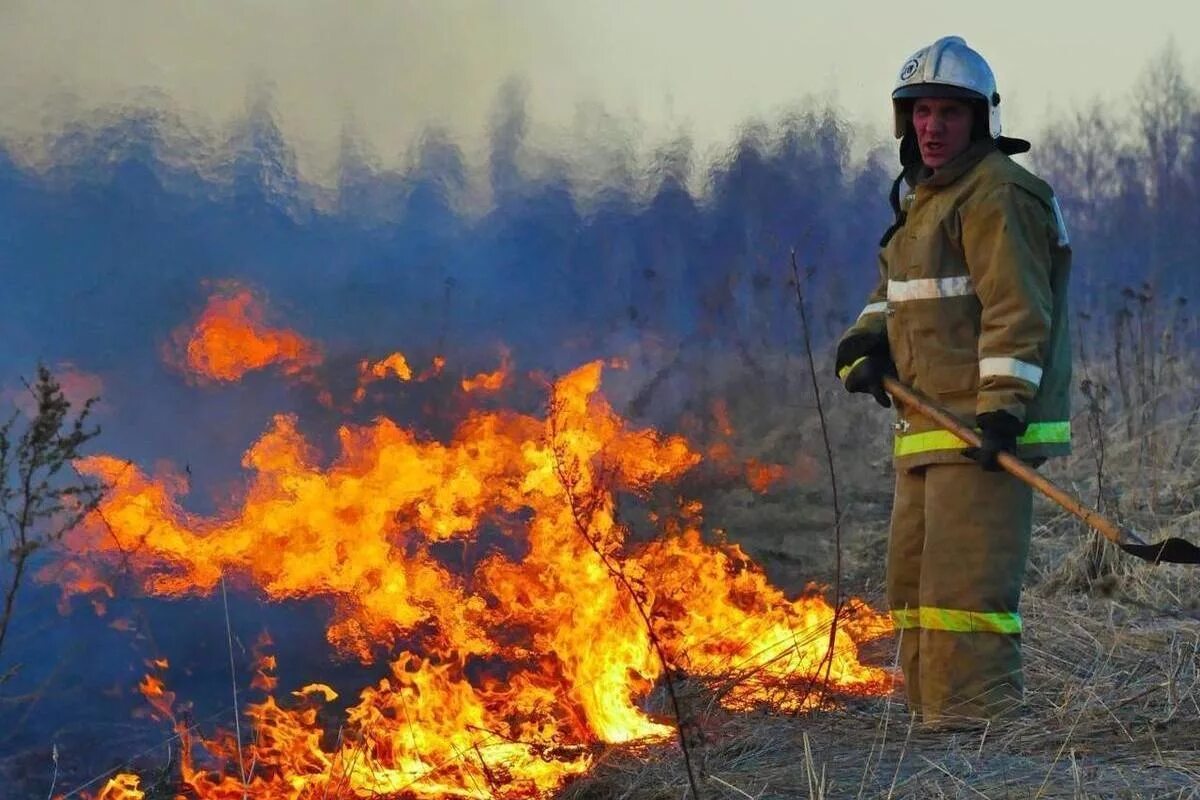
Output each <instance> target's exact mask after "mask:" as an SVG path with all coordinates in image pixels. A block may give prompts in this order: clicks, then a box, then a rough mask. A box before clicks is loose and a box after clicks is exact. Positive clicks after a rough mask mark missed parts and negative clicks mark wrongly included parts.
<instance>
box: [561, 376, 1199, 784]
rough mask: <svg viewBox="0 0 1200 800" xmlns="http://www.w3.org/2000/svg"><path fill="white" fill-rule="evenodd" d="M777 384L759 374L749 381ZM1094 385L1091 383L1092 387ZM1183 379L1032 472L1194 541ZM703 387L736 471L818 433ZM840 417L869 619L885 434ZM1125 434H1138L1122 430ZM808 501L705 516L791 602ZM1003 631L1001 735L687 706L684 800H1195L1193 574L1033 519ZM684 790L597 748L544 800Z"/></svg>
mask: <svg viewBox="0 0 1200 800" xmlns="http://www.w3.org/2000/svg"><path fill="white" fill-rule="evenodd" d="M784 366H785V363H780V364H764V365H763V369H762V371H763V372H765V373H768V374H770V373H773V372H775V369H776V368H783V367H784ZM714 369H715V371H717V372H718V373H721V372H722V371H723V370H722V369H721V367H720V366H715V367H714ZM1184 372H1186V371H1182V370H1181V374H1182V373H1184ZM1102 373H1104V370H1101V369H1099V368H1098V367H1096V366H1093V376H1097V377H1098V376H1100V375H1101V374H1102ZM727 374H737V370H736V369H735V370H733V371H731V372H730V373H727ZM776 374H778V373H776ZM1108 375H1109V377H1111V375H1112V373H1111V369H1110V370H1109V372H1108ZM1190 376H1191V377H1190V379H1188V380H1178V381H1175V382H1173V385H1172V387H1171V393H1170V394H1164V395H1162V396H1156V395H1154V394H1153V392H1150V391H1145V390H1143V391H1142V392H1141V395H1142V396H1147V397H1150V398H1151V399H1150V401H1149V402H1152V403H1154V404H1155V410H1154V413H1153V414H1146V413H1145V412H1144V409H1143V408H1141V407H1139V408H1137V409H1130V410H1122V409H1120V408H1119V407H1116V406H1114V404H1113V403H1112V402H1111V398H1108V399H1106V400H1105V402H1104V403H1101V404H1099V405H1096V404H1088V403H1086V402H1080V403H1079V404H1078V406H1077V407H1080V408H1082V411H1081V412H1080V416H1079V417H1077V418H1076V420H1075V424H1076V430H1077V433H1076V437H1075V440H1076V452H1075V454H1074V455H1073V456H1072V457H1071V458H1069V459H1065V460H1063V461H1062V462H1061V463H1057V464H1052V465H1050V466H1049V467H1048V468H1047V469H1048V471H1049V473H1050V474H1051V476H1052V477H1053V478H1054V479H1055V480H1056V481H1058V482H1059V483H1061V484H1062V485H1064V486H1066V487H1068V488H1070V489H1072V490H1073V491H1075V492H1076V493H1077V494H1078V495H1079V496H1081V497H1083V498H1084V499H1085V500H1087V501H1088V502H1093V501H1095V502H1097V503H1098V504H1099V505H1101V506H1102V507H1103V508H1104V509H1105V510H1106V512H1107V513H1110V514H1113V515H1114V516H1117V517H1118V518H1119V519H1120V520H1121V521H1122V522H1124V523H1125V524H1129V525H1131V526H1132V527H1134V528H1135V530H1138V531H1139V532H1140V533H1142V534H1143V535H1144V536H1145V537H1146V538H1148V539H1152V540H1158V539H1161V538H1163V537H1165V536H1168V535H1178V536H1183V537H1184V538H1188V539H1191V540H1192V541H1197V540H1198V539H1200V511H1198V509H1200V468H1198V467H1200V463H1198V459H1200V447H1198V446H1197V440H1198V439H1200V424H1198V423H1197V422H1196V420H1195V416H1196V415H1195V414H1194V413H1193V412H1192V408H1193V407H1194V405H1195V403H1194V399H1195V398H1196V397H1200V384H1198V382H1197V376H1200V371H1196V370H1192V371H1191V372H1190ZM709 385H710V387H711V390H712V391H713V392H714V393H717V394H720V393H721V392H723V391H729V392H730V399H729V401H728V405H729V407H730V409H731V412H732V413H731V416H732V417H733V421H734V427H735V428H737V429H738V430H739V433H740V434H741V436H739V444H740V446H741V447H742V448H743V450H742V452H743V453H745V454H748V455H752V456H754V457H758V458H762V459H763V460H776V461H781V462H783V463H794V462H795V460H798V459H803V458H805V457H806V454H807V453H811V452H813V450H812V448H813V447H814V445H815V444H816V442H817V441H818V436H819V432H817V431H815V430H814V429H813V424H814V421H813V415H812V414H811V408H810V406H811V403H810V402H805V400H804V398H803V394H804V388H803V386H802V385H799V384H796V383H794V382H793V383H787V381H786V379H783V380H782V382H781V383H780V384H779V385H777V386H774V387H763V386H762V384H761V383H759V384H757V386H758V389H759V390H760V391H759V392H756V394H757V395H758V397H751V396H747V395H746V394H745V393H744V392H743V391H742V390H741V389H739V388H736V387H739V386H744V385H745V381H744V380H742V379H738V380H730V381H729V382H728V383H725V384H721V383H720V382H712V383H710V384H709ZM835 388H836V387H835ZM763 392H766V393H774V395H775V396H774V398H773V401H772V403H771V409H770V411H764V410H763V401H762V396H763ZM858 400H859V401H858V402H855V403H852V404H851V403H844V402H843V403H840V404H838V405H836V406H835V410H834V414H833V419H832V421H831V423H830V424H831V428H832V429H833V432H834V433H833V436H834V441H835V442H836V443H838V444H839V451H838V453H837V458H838V459H839V462H838V464H837V468H838V471H839V478H840V479H841V481H842V484H843V491H844V493H845V494H846V495H847V496H848V497H849V498H850V500H849V508H848V510H847V515H846V519H845V527H846V531H847V534H848V541H847V543H846V553H845V556H846V558H845V562H846V565H847V567H846V571H847V576H846V577H847V578H848V581H847V582H848V584H849V585H850V586H851V587H854V589H855V590H857V592H858V593H859V594H862V595H864V596H865V597H866V598H867V599H868V600H870V601H872V602H873V603H875V604H879V605H882V598H881V595H882V589H881V585H880V584H881V581H882V576H883V554H884V541H885V539H886V528H887V516H888V511H889V507H890V502H889V501H890V494H891V481H892V477H891V470H890V466H889V464H888V461H889V459H888V455H887V443H888V440H889V438H890V437H889V434H890V431H889V430H888V429H887V424H886V417H885V416H884V415H882V414H880V413H878V410H877V409H875V408H874V407H873V406H870V405H869V401H867V400H861V399H858ZM868 408H869V409H870V414H869V416H868V414H867V413H865V412H867V410H868ZM1130 414H1132V415H1134V416H1135V417H1136V418H1137V424H1135V425H1130V424H1129V423H1128V420H1127V417H1128V416H1129V415H1130ZM821 484H822V481H820V480H818V481H814V482H813V483H811V484H807V485H800V486H798V487H797V486H793V487H790V488H788V489H786V490H781V491H777V492H773V493H771V494H768V495H767V496H765V497H764V496H758V495H754V494H752V493H751V492H749V491H748V490H746V489H744V488H735V487H723V488H719V489H716V490H714V491H712V492H710V493H709V494H708V496H707V497H705V500H706V507H707V510H708V521H709V522H710V524H713V525H714V526H715V527H717V528H720V529H722V530H723V531H725V532H726V533H727V535H728V537H729V538H730V539H731V540H734V541H737V542H739V543H740V544H741V545H742V546H743V547H744V548H746V549H747V551H748V552H749V553H750V554H751V555H752V556H754V557H755V558H757V559H758V560H759V561H760V562H761V563H762V564H763V566H764V568H765V569H766V570H767V571H768V573H769V574H770V575H771V577H772V578H773V579H774V580H776V581H777V582H778V583H780V584H782V585H784V586H785V587H786V588H788V589H789V590H790V591H795V590H798V589H799V588H800V587H801V586H802V585H803V584H804V583H805V582H806V581H808V580H812V579H816V580H824V581H827V582H831V564H832V563H833V560H832V554H831V552H832V551H831V542H830V541H829V539H830V538H831V536H829V534H828V531H829V530H830V525H831V521H832V517H831V514H830V513H829V508H828V503H827V498H826V497H825V496H824V493H823V490H822V488H821ZM1022 614H1023V616H1024V618H1025V623H1026V624H1025V631H1026V633H1025V637H1024V643H1023V644H1024V652H1025V664H1026V686H1027V692H1026V701H1027V707H1026V709H1025V713H1024V714H1023V715H1022V716H1021V717H1020V718H1019V719H1016V720H1013V721H1009V722H1005V723H997V724H994V725H993V726H991V727H990V728H989V729H987V730H982V731H973V732H972V731H959V732H953V733H946V732H940V733H939V732H931V731H926V730H923V729H922V728H921V727H920V726H919V725H913V723H912V720H911V719H910V717H909V716H908V714H907V712H906V710H905V707H904V704H903V700H902V693H899V692H893V696H892V697H883V698H872V699H866V700H864V699H852V698H851V699H844V700H842V701H840V702H838V703H836V704H833V705H831V706H830V707H828V708H826V709H823V710H820V711H814V712H808V713H804V714H799V715H788V714H780V713H771V712H763V713H758V714H753V715H747V714H732V713H728V712H726V711H723V710H722V709H721V708H720V707H719V706H718V705H717V704H716V703H713V702H711V696H706V692H707V691H708V690H707V689H706V688H705V687H701V686H694V685H693V686H689V687H686V689H685V691H690V692H691V697H690V700H689V703H688V705H689V707H690V708H692V709H693V710H694V713H695V714H696V720H695V722H696V723H697V725H698V727H699V728H700V729H701V730H702V731H704V732H705V733H706V740H705V742H704V743H703V746H702V747H701V748H700V749H699V751H698V752H697V753H696V754H695V755H696V757H697V758H698V759H699V760H700V763H701V765H702V769H701V772H702V774H701V784H702V789H701V791H702V793H703V794H704V796H705V797H706V798H763V800H767V799H768V798H845V797H853V798H858V797H870V798H876V797H879V798H941V797H947V798H949V797H953V798H960V797H961V798H1139V799H1141V798H1200V569H1196V568H1195V567H1189V566H1166V565H1160V566H1157V567H1154V566H1149V565H1146V564H1144V563H1142V562H1139V561H1137V560H1135V559H1133V558H1131V557H1128V556H1125V555H1123V554H1120V553H1119V551H1118V550H1116V548H1113V547H1111V546H1108V545H1106V544H1104V543H1103V542H1101V541H1099V540H1098V539H1097V537H1096V536H1095V535H1094V534H1092V533H1091V532H1090V531H1087V530H1085V529H1084V528H1083V527H1082V526H1081V525H1080V524H1079V523H1077V522H1076V521H1075V520H1074V519H1073V518H1071V517H1069V516H1068V515H1066V514H1065V513H1064V512H1061V511H1059V510H1058V509H1057V508H1056V507H1053V506H1051V505H1050V504H1049V503H1046V502H1041V503H1039V505H1038V509H1037V512H1036V522H1035V531H1034V545H1033V549H1032V553H1031V558H1030V565H1029V572H1028V575H1027V580H1026V592H1025V595H1024V599H1023V602H1022ZM894 651H895V642H894V641H887V642H883V643H879V644H878V645H877V646H876V647H874V648H872V650H871V653H872V655H873V657H874V659H875V660H876V662H877V663H882V664H885V665H886V664H887V663H888V662H889V661H890V660H891V659H892V658H893V657H894ZM686 789H687V784H686V779H685V776H684V773H683V769H682V764H681V761H680V759H679V757H678V753H677V748H674V747H670V746H666V745H664V746H662V747H657V748H651V749H650V750H646V749H645V748H632V749H623V748H613V749H611V750H609V751H608V752H607V753H606V754H605V755H604V756H603V757H602V758H601V759H600V761H599V763H598V764H597V766H596V768H595V769H594V770H593V771H592V772H591V773H590V774H589V775H588V776H586V777H585V778H583V779H581V780H579V781H577V782H575V783H574V784H573V785H572V786H570V787H568V788H567V789H566V790H565V791H564V792H563V793H562V794H561V799H562V800H593V799H595V800H599V798H605V799H606V800H607V799H608V798H613V799H616V798H623V799H624V800H654V799H657V798H663V800H666V799H667V798H671V799H672V800H678V798H683V797H684V796H685V794H686Z"/></svg>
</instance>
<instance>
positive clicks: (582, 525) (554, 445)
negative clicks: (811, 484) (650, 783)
mask: <svg viewBox="0 0 1200 800" xmlns="http://www.w3.org/2000/svg"><path fill="white" fill-rule="evenodd" d="M557 406H558V403H557V400H556V399H553V398H552V399H551V407H550V409H549V414H548V415H547V416H548V418H549V420H550V437H551V450H552V452H553V453H554V472H555V476H556V477H557V478H558V482H559V485H560V486H561V487H562V489H563V492H564V493H565V494H566V496H567V504H568V506H569V508H570V511H571V519H572V521H573V522H574V524H575V529H576V531H577V532H578V533H579V535H580V536H582V537H583V538H584V540H585V541H586V542H587V544H588V546H589V547H590V548H591V549H592V551H593V552H594V553H595V554H596V556H597V557H598V558H599V559H600V562H601V563H602V564H603V565H604V568H605V570H607V571H608V573H609V575H611V576H612V578H613V580H615V581H616V582H617V584H618V585H619V586H621V588H622V589H624V590H625V592H626V593H627V594H628V595H629V599H630V602H632V603H633V607H634V609H636V610H637V613H638V616H639V617H641V619H642V622H643V623H644V624H645V626H646V635H647V637H648V638H649V639H650V644H651V646H652V647H653V648H654V653H655V655H656V656H657V657H658V661H659V664H660V665H661V666H662V671H663V682H664V683H665V684H666V687H667V695H668V696H669V697H670V699H671V708H672V710H673V711H674V714H675V731H676V733H677V734H678V737H679V747H680V750H681V751H682V752H683V763H684V768H685V770H686V772H687V780H688V786H689V787H690V788H691V791H692V797H693V799H694V800H702V795H701V794H700V788H699V784H698V783H697V781H696V774H695V770H694V769H693V766H692V754H691V746H690V745H689V744H688V737H687V733H686V731H685V730H684V728H685V725H686V721H685V720H684V718H683V710H682V706H681V705H680V702H679V692H678V690H677V688H676V686H675V679H674V677H673V676H672V674H671V673H672V669H673V667H672V665H671V662H670V660H669V659H668V658H667V654H666V651H665V650H664V649H663V646H662V641H661V640H660V639H659V638H658V633H657V632H656V631H655V630H654V622H653V620H651V618H650V613H649V612H648V611H647V610H646V607H645V605H644V603H643V602H642V597H641V594H640V593H639V592H638V590H637V589H636V588H635V587H634V585H633V583H632V582H631V581H630V579H629V576H627V575H626V574H625V571H624V570H623V569H621V567H620V565H618V564H615V563H613V561H612V559H610V558H609V557H608V555H607V554H606V553H605V552H604V549H603V548H602V547H600V543H599V542H597V541H596V538H595V537H594V536H593V535H592V533H591V530H592V518H593V516H594V514H595V512H596V510H597V509H596V507H595V506H596V503H597V500H596V499H595V498H593V499H592V501H591V502H589V503H587V505H586V506H585V502H586V501H584V500H582V499H581V498H580V497H579V496H578V494H577V493H576V491H575V489H576V487H577V485H578V483H579V475H578V465H571V466H568V464H567V463H566V460H567V458H569V456H568V454H567V452H566V449H565V448H564V447H561V446H560V445H559V443H558V442H559V431H558V423H557V419H558V414H557V412H558V407H557Z"/></svg>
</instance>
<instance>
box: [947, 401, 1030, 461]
mask: <svg viewBox="0 0 1200 800" xmlns="http://www.w3.org/2000/svg"><path fill="white" fill-rule="evenodd" d="M975 422H976V423H977V424H978V425H979V430H980V434H979V438H980V439H982V440H983V441H982V442H981V443H980V445H979V447H968V448H967V449H966V450H963V451H962V454H963V455H964V456H966V457H967V458H971V459H974V460H976V461H978V462H979V466H981V467H982V468H983V469H984V470H986V471H987V472H1000V471H1001V470H1003V469H1004V468H1003V467H1001V466H1000V461H999V460H998V456H999V455H1000V453H1001V452H1005V453H1016V452H1017V437H1018V436H1020V435H1021V434H1022V433H1024V432H1025V423H1024V422H1021V420H1019V419H1017V418H1016V417H1014V416H1013V415H1012V414H1010V413H1008V412H1007V411H987V412H985V413H983V414H980V415H979V416H977V417H975Z"/></svg>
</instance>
